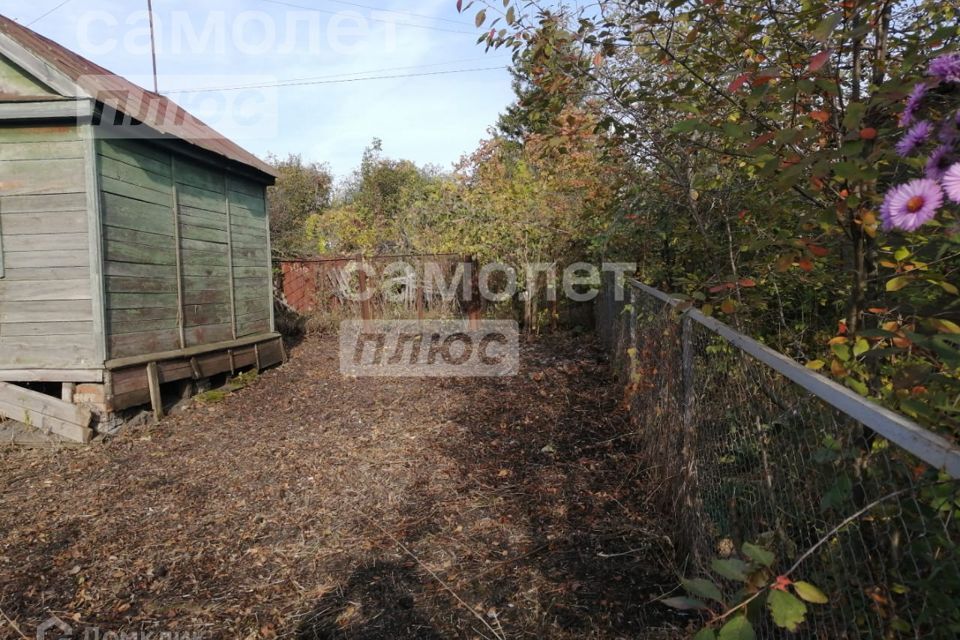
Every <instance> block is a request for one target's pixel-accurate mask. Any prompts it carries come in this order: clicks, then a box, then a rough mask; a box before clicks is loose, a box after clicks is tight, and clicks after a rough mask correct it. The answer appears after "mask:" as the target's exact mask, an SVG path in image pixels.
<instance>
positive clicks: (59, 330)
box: [0, 318, 93, 338]
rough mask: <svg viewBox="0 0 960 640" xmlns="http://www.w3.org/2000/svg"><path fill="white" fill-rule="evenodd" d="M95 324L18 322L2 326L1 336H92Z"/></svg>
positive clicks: (41, 320) (0, 329) (42, 320)
mask: <svg viewBox="0 0 960 640" xmlns="http://www.w3.org/2000/svg"><path fill="white" fill-rule="evenodd" d="M92 334H93V322H92V321H90V322H46V321H45V319H42V318H41V319H40V321H37V322H17V323H5V324H3V325H0V335H2V336H3V337H4V338H10V337H19V336H74V335H92Z"/></svg>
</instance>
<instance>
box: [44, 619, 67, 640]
mask: <svg viewBox="0 0 960 640" xmlns="http://www.w3.org/2000/svg"><path fill="white" fill-rule="evenodd" d="M72 637H73V627H71V626H70V625H68V624H67V623H66V622H64V621H63V620H61V619H60V618H58V617H57V616H50V617H49V618H47V619H46V620H45V621H44V622H43V624H41V625H40V626H39V627H37V640H66V639H67V638H72Z"/></svg>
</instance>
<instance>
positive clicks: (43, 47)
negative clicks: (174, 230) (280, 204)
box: [0, 15, 277, 177]
mask: <svg viewBox="0 0 960 640" xmlns="http://www.w3.org/2000/svg"><path fill="white" fill-rule="evenodd" d="M0 33H2V34H4V35H6V36H8V37H9V38H10V39H12V40H13V41H14V42H15V43H16V44H18V45H20V46H21V47H23V48H24V49H26V50H27V51H29V52H30V53H32V54H33V55H34V56H36V57H38V58H40V59H41V60H42V61H44V62H46V63H47V64H48V65H51V66H52V67H53V68H54V69H55V70H56V71H58V72H59V73H61V74H62V75H63V76H65V77H66V78H67V79H69V80H70V81H71V82H72V83H74V84H75V85H76V86H77V89H78V94H81V95H78V96H74V97H93V98H95V99H97V100H98V101H100V102H104V103H106V104H108V105H110V106H111V107H113V108H116V109H117V110H118V111H121V112H122V113H124V114H125V115H127V116H129V117H131V118H135V119H136V120H138V121H140V122H143V123H144V124H146V125H147V126H149V127H150V128H152V129H155V130H156V131H158V132H159V133H161V134H165V135H169V136H174V137H176V138H179V139H180V140H183V141H185V142H188V143H190V144H192V145H194V146H197V147H200V148H201V149H204V150H206V151H209V152H211V153H215V154H217V155H220V156H223V157H224V158H227V159H229V160H233V161H234V162H239V163H241V164H244V165H246V166H248V167H252V168H254V169H256V170H257V171H260V172H262V173H265V174H267V175H269V176H272V177H276V176H277V173H276V171H275V170H274V168H273V167H271V166H270V165H268V164H267V163H266V162H264V161H262V160H260V159H259V158H257V157H256V156H255V155H253V154H252V153H250V152H249V151H247V150H245V149H243V148H242V147H240V146H239V145H238V144H236V143H235V142H232V141H231V140H229V139H227V138H225V137H224V136H223V135H222V134H220V133H218V132H217V131H215V130H214V129H213V128H212V127H210V126H209V125H207V124H205V123H204V122H203V121H201V120H200V119H199V118H197V117H195V116H193V115H191V114H190V113H189V112H188V111H187V110H186V109H184V108H183V107H181V106H180V105H178V104H177V103H176V102H174V101H173V100H171V99H170V98H168V97H166V96H163V95H160V94H157V93H154V92H152V91H148V90H146V89H144V88H143V87H140V86H139V85H137V84H134V83H133V82H130V81H129V80H127V79H126V78H123V77H122V76H118V75H116V74H115V73H112V72H110V71H108V70H107V69H104V68H103V67H101V66H100V65H98V64H96V63H94V62H92V61H90V60H87V59H86V58H84V57H83V56H81V55H79V54H77V53H75V52H73V51H71V50H69V49H67V48H66V47H64V46H62V45H60V44H57V43H56V42H54V41H53V40H50V39H49V38H46V37H44V36H42V35H40V34H39V33H37V32H36V31H33V30H31V29H28V28H27V27H24V26H23V25H21V24H18V23H17V22H15V21H13V20H11V19H10V18H7V17H6V16H4V15H0ZM111 98H114V99H111Z"/></svg>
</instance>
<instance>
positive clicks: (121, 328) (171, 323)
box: [107, 317, 177, 336]
mask: <svg viewBox="0 0 960 640" xmlns="http://www.w3.org/2000/svg"><path fill="white" fill-rule="evenodd" d="M176 329H177V319H176V318H175V317H174V318H160V319H157V320H136V321H130V322H112V321H110V320H108V321H107V333H108V334H109V335H111V336H121V335H125V334H128V333H143V332H145V331H163V330H168V331H173V330H176Z"/></svg>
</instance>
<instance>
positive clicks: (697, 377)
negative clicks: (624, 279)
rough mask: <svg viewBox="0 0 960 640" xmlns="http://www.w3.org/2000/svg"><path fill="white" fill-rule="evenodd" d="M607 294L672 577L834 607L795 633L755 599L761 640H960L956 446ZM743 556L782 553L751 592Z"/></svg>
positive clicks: (811, 611) (708, 324) (755, 346)
mask: <svg viewBox="0 0 960 640" xmlns="http://www.w3.org/2000/svg"><path fill="white" fill-rule="evenodd" d="M612 285H613V283H612V282H608V283H607V284H606V286H605V288H604V292H603V294H602V295H601V298H600V299H599V300H598V303H597V327H598V332H599V334H600V337H601V339H602V340H603V341H604V342H605V344H606V345H607V346H608V347H609V348H610V352H611V357H612V362H613V365H614V367H615V369H616V371H617V372H618V374H619V375H620V377H621V380H622V381H623V383H624V387H625V402H626V403H627V404H628V406H629V410H630V413H631V419H632V420H633V421H634V424H635V426H636V437H637V438H638V439H639V441H640V443H639V444H640V446H639V449H640V451H641V452H642V454H641V455H643V456H645V457H646V458H647V459H646V460H644V463H645V468H646V469H647V470H648V476H649V481H650V483H651V491H652V495H653V496H654V498H653V499H654V500H655V502H656V505H657V507H659V509H660V510H661V514H662V516H663V518H664V521H665V522H666V523H667V524H668V526H669V527H670V530H671V531H672V532H673V534H674V535H673V538H674V540H675V542H676V546H677V549H678V551H679V554H678V561H679V562H680V566H678V571H680V572H682V574H683V575H685V576H687V577H703V578H709V579H710V580H711V581H712V582H714V583H715V584H717V585H719V586H721V588H722V590H723V592H724V594H735V592H736V591H737V588H738V587H739V588H740V589H745V591H746V592H747V593H749V592H751V591H753V590H755V589H756V588H757V587H761V588H760V591H765V592H766V593H772V591H770V590H769V589H763V588H762V586H763V585H764V584H769V582H770V581H771V580H772V579H774V578H775V577H776V576H778V575H784V574H786V575H788V576H789V578H790V579H792V580H795V581H797V580H803V581H806V582H809V583H812V584H813V585H815V586H816V587H818V588H819V589H820V590H821V591H822V592H823V593H824V594H825V595H826V596H827V598H828V600H829V601H828V602H827V603H826V604H810V605H807V609H808V611H807V615H806V620H805V621H804V622H803V623H802V625H800V626H799V628H798V631H797V632H796V633H788V632H787V631H785V630H784V629H782V628H781V627H780V626H777V625H774V624H773V623H772V622H771V621H770V616H769V615H766V613H767V612H766V611H765V610H764V607H763V600H764V598H757V599H756V600H755V601H754V602H752V603H751V605H750V606H749V607H745V608H744V610H746V611H749V612H750V613H751V615H750V618H751V620H752V621H753V622H754V626H755V627H756V629H757V632H758V635H759V636H760V637H791V638H793V637H811V638H860V637H871V638H888V637H892V638H955V637H960V549H958V544H960V523H958V522H957V517H958V515H960V514H958V510H960V484H958V482H957V480H956V478H957V476H958V475H960V449H957V448H956V447H954V446H953V445H952V444H951V443H949V442H948V441H946V440H945V439H943V438H940V437H939V436H937V435H935V434H932V433H930V432H928V431H926V430H924V429H922V428H921V427H919V426H917V425H915V424H914V423H912V422H910V421H908V420H906V419H905V418H903V417H902V416H899V415H897V414H894V413H892V412H889V411H887V410H885V409H882V408H880V407H879V406H877V405H875V404H873V403H871V402H869V401H867V400H865V399H863V398H860V397H859V396H857V395H856V394H854V393H853V392H851V391H849V390H847V389H845V388H844V387H841V386H840V385H837V384H835V383H833V382H831V381H829V380H827V379H826V378H825V377H823V376H820V375H819V374H815V373H813V372H812V371H809V370H807V369H805V368H804V367H802V366H800V365H799V364H797V363H796V362H794V361H792V360H790V359H788V358H786V357H785V356H783V355H781V354H778V353H775V352H773V351H771V350H770V349H767V348H766V347H763V346H762V345H760V344H759V343H757V342H755V341H753V340H751V339H750V338H747V337H746V336H743V335H741V334H739V333H737V332H735V331H733V330H732V329H730V328H729V327H727V326H726V325H723V324H721V323H719V322H717V321H716V320H713V319H711V318H708V317H706V316H704V315H703V314H701V313H699V312H698V311H695V310H684V308H683V305H681V304H679V303H678V302H677V301H675V300H672V299H671V298H669V297H668V296H666V295H665V294H663V293H661V292H659V291H656V290H654V289H651V288H649V287H645V286H644V285H642V284H640V283H637V282H628V283H627V286H626V289H625V295H624V296H622V297H623V298H625V299H619V300H618V299H617V298H618V296H617V295H616V287H614V286H612ZM744 543H748V544H750V545H756V547H755V548H754V547H752V548H751V549H752V550H753V555H754V556H755V557H756V556H757V555H758V554H759V555H760V556H761V559H763V557H762V554H763V552H764V551H770V552H772V553H773V554H774V556H775V559H774V560H773V562H772V563H771V566H770V568H769V569H766V570H764V571H761V572H760V573H761V575H760V576H758V577H757V576H754V577H751V576H747V579H746V582H747V583H749V582H750V581H751V580H753V581H754V586H753V587H751V586H750V585H749V584H747V586H746V587H745V585H744V584H743V583H742V582H740V580H741V578H742V576H738V575H736V574H737V573H738V571H739V569H738V567H742V566H743V564H742V563H740V560H741V559H743V560H746V559H747V558H746V557H745V554H744V551H743V545H744ZM756 548H759V549H761V551H759V552H758V551H756ZM746 555H750V554H746ZM717 559H722V560H723V561H722V562H720V563H719V565H722V566H719V565H718V564H717V562H716V561H717ZM750 566H756V564H753V565H750ZM718 569H719V570H720V573H721V574H727V577H722V576H721V575H718ZM731 576H732V579H731ZM741 593H743V592H741ZM731 600H733V601H736V596H735V595H731ZM715 607H716V605H715ZM717 608H718V610H719V609H722V607H717Z"/></svg>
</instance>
